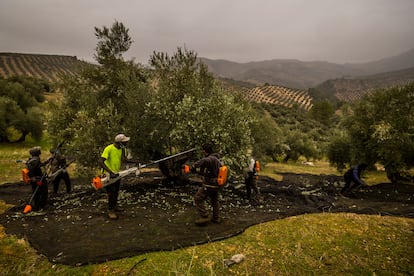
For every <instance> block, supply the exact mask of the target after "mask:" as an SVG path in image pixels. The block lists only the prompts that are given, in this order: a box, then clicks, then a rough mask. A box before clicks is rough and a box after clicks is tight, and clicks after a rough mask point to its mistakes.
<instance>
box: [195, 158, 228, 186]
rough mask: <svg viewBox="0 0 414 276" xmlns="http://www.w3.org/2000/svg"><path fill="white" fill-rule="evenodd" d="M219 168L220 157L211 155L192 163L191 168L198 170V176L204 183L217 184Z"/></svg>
mask: <svg viewBox="0 0 414 276" xmlns="http://www.w3.org/2000/svg"><path fill="white" fill-rule="evenodd" d="M220 167H221V161H220V155H219V154H218V153H212V154H210V155H208V156H206V157H204V158H202V159H200V160H198V161H197V162H195V163H194V165H193V168H200V172H199V173H200V174H201V175H202V176H204V178H205V180H206V182H208V183H211V184H212V183H217V176H218V173H219V169H220Z"/></svg>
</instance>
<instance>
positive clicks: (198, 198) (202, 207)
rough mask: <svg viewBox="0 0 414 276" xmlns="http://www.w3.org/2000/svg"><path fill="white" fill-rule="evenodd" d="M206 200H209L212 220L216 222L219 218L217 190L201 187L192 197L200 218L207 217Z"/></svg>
mask: <svg viewBox="0 0 414 276" xmlns="http://www.w3.org/2000/svg"><path fill="white" fill-rule="evenodd" d="M207 198H210V201H211V206H212V207H213V220H218V219H219V217H220V202H219V188H218V187H217V188H208V187H205V186H202V187H200V188H199V189H198V191H197V193H196V194H195V195H194V203H195V205H196V209H197V211H198V213H199V215H200V216H201V217H202V218H207V217H208V216H209V212H208V211H207V208H206V200H207Z"/></svg>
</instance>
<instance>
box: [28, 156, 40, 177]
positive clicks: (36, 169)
mask: <svg viewBox="0 0 414 276" xmlns="http://www.w3.org/2000/svg"><path fill="white" fill-rule="evenodd" d="M26 166H27V168H28V169H29V177H30V178H32V179H33V178H36V179H38V178H39V179H40V178H41V177H42V175H43V172H42V169H41V166H42V162H41V161H40V157H39V156H32V157H30V158H29V160H27V162H26Z"/></svg>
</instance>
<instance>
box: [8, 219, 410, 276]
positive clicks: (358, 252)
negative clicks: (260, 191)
mask: <svg viewBox="0 0 414 276" xmlns="http://www.w3.org/2000/svg"><path fill="white" fill-rule="evenodd" d="M413 228H414V219H408V218H397V217H382V216H370V215H357V214H347V213H339V214H329V213H324V214H311V215H301V216H295V217H290V218H286V219H282V220H276V221H271V222H267V223H263V224H259V225H256V226H253V227H250V228H248V229H247V230H246V231H245V232H244V233H243V234H241V235H238V236H236V237H232V238H229V239H226V240H223V241H218V242H212V243H208V244H204V245H199V246H193V247H189V248H183V249H180V250H175V251H171V252H169V251H168V252H155V253H148V254H143V255H139V256H136V257H131V258H125V259H121V260H116V261H110V262H106V263H102V264H97V265H87V266H83V267H70V266H65V265H60V264H52V263H50V262H49V261H48V260H47V259H46V258H44V257H42V256H38V255H37V254H36V252H35V251H34V250H32V249H31V248H30V247H29V245H28V244H27V242H26V241H24V240H20V239H16V238H15V237H13V236H5V235H4V233H3V232H2V234H1V237H0V251H1V255H0V256H1V261H0V264H1V270H2V271H5V272H6V274H10V275H21V274H29V273H31V274H34V275H56V274H59V275H411V274H412V273H414V259H413V254H412V244H414V235H413V232H412V231H413ZM239 253H242V254H244V255H245V256H246V259H245V260H244V261H243V262H241V263H240V264H235V265H233V266H230V267H226V266H225V265H224V263H223V259H226V258H229V257H231V256H232V255H234V254H239Z"/></svg>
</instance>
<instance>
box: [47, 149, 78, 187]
mask: <svg viewBox="0 0 414 276" xmlns="http://www.w3.org/2000/svg"><path fill="white" fill-rule="evenodd" d="M50 153H51V154H52V156H51V157H50V158H49V159H48V160H47V161H46V163H49V162H50V169H51V171H52V175H53V179H52V183H53V193H55V194H57V192H58V190H59V184H60V181H61V180H63V181H64V182H65V185H66V192H67V193H70V192H71V189H72V188H71V181H70V177H69V173H68V172H67V171H66V166H67V164H66V158H65V157H63V156H62V154H61V152H60V150H57V151H55V150H54V149H52V150H50ZM58 170H60V172H58V173H57V171H58ZM56 173H57V174H56ZM55 174H56V175H55Z"/></svg>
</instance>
